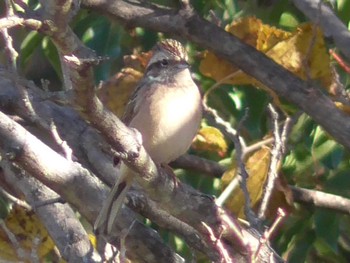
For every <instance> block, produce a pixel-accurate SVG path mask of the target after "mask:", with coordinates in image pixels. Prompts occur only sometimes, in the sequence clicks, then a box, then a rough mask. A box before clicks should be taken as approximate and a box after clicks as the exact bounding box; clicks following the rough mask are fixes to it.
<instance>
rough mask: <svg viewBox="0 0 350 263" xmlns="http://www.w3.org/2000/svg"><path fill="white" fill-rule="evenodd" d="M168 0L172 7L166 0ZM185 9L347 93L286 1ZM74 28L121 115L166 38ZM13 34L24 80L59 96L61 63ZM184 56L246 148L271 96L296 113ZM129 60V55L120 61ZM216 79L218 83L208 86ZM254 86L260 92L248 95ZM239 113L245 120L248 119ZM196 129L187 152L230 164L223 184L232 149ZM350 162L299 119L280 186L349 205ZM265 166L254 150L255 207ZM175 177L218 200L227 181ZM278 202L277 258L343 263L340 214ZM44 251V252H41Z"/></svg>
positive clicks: (262, 153)
mask: <svg viewBox="0 0 350 263" xmlns="http://www.w3.org/2000/svg"><path fill="white" fill-rule="evenodd" d="M30 2H31V3H30V4H31V5H32V6H35V5H36V4H37V3H36V2H35V1H30ZM157 2H161V1H157ZM168 2H169V4H170V2H172V1H168ZM192 2H193V5H194V8H195V9H196V10H197V11H198V12H199V13H200V14H201V15H203V16H207V15H208V12H209V10H211V11H212V12H213V13H214V14H215V16H216V18H217V19H218V20H219V21H221V23H222V24H223V26H225V29H226V30H227V31H229V32H230V33H232V34H235V35H237V36H238V37H240V38H243V40H244V41H246V42H247V43H249V44H251V45H252V46H254V47H255V48H257V49H258V50H260V51H261V52H264V53H265V54H266V55H267V56H269V57H271V58H272V59H274V60H275V61H276V62H278V63H280V64H281V65H283V66H284V67H286V68H287V69H289V70H290V71H292V72H293V73H295V74H296V75H298V76H300V77H302V78H304V79H309V78H310V79H312V80H314V81H318V82H319V83H321V85H322V86H323V87H324V89H325V92H329V93H330V95H333V94H332V90H331V85H332V81H333V78H334V76H333V71H332V69H333V68H335V69H336V72H337V74H338V75H339V79H340V81H341V82H342V83H343V84H344V86H345V88H346V89H348V88H350V79H349V75H348V74H347V73H346V72H345V71H344V70H343V69H342V68H341V67H339V66H338V64H337V63H335V62H334V61H333V60H332V57H331V56H330V55H329V53H328V49H331V48H334V44H333V43H332V42H331V41H328V40H326V39H325V38H324V36H323V35H322V32H321V31H320V30H319V29H317V28H315V27H314V25H311V24H305V22H306V18H305V17H304V16H303V15H302V14H301V13H300V12H299V11H298V10H296V8H295V7H294V6H292V4H291V3H290V1H287V0H281V1H278V2H277V3H275V4H272V3H274V2H275V1H251V0H248V1H236V0H235V1H230V0H215V1H214V0H211V1H197V0H196V1H192ZM332 3H333V4H334V9H335V11H336V12H337V14H338V15H339V17H340V18H341V19H342V21H344V23H346V24H348V23H349V21H350V9H349V8H350V0H338V1H335V2H332ZM248 17H249V18H248ZM72 27H73V29H74V31H75V33H76V34H77V35H78V36H79V37H80V38H81V40H82V41H83V42H84V43H85V44H86V45H87V46H88V47H90V48H92V49H93V50H95V51H96V53H97V54H98V55H100V56H102V57H105V58H106V60H104V61H103V62H102V63H101V64H100V65H99V66H98V67H97V68H96V72H95V81H96V84H98V83H99V82H100V81H101V80H104V81H106V82H105V83H104V85H103V86H102V87H101V90H99V96H100V98H101V99H102V100H103V101H104V103H105V104H106V105H107V106H108V107H109V108H110V109H111V110H112V111H113V112H115V113H116V115H118V116H121V114H122V112H123V107H124V106H125V103H126V101H127V100H128V98H129V96H130V94H131V92H132V91H133V89H134V88H135V85H136V84H137V81H138V80H139V79H140V78H141V77H142V71H143V70H144V67H145V65H146V63H147V56H148V55H147V54H141V51H147V50H149V49H150V48H151V47H152V46H153V44H154V43H156V42H157V40H158V39H159V38H165V37H168V36H164V35H162V34H160V33H156V32H150V31H148V30H145V29H143V28H132V29H130V28H128V29H127V30H126V29H125V28H124V27H123V26H122V25H120V24H114V23H110V22H109V21H108V19H107V18H105V17H103V16H102V15H99V14H97V13H90V12H87V11H86V10H82V11H80V12H79V14H78V15H77V16H76V17H75V18H74V20H73V21H72ZM15 33H16V34H15V42H16V43H21V44H20V45H19V44H18V47H19V49H20V66H21V69H22V70H23V72H24V73H25V74H26V77H27V78H28V79H33V80H34V81H35V82H36V83H37V84H40V79H41V78H45V79H48V80H49V81H50V85H49V88H50V89H51V90H60V89H61V85H62V72H61V68H60V62H59V57H58V54H57V51H56V50H55V47H54V45H53V44H52V42H51V41H50V40H49V38H48V37H43V35H41V34H40V33H37V32H26V31H24V30H23V29H17V31H16V32H15ZM310 46H311V48H310ZM187 49H188V51H189V54H190V59H191V64H192V65H193V71H194V72H195V78H196V81H197V82H198V83H199V84H200V86H201V87H202V89H203V91H204V93H206V92H207V93H206V96H207V100H208V101H207V102H208V105H210V106H211V107H213V108H215V109H217V110H218V112H219V113H220V115H221V116H222V117H223V118H224V119H225V120H226V121H228V122H229V123H230V124H231V125H232V126H234V127H237V126H238V124H239V123H240V121H241V120H243V122H242V123H241V124H240V125H241V126H240V133H241V135H242V136H243V137H244V138H245V140H246V142H247V143H248V144H254V143H255V142H257V141H261V140H262V139H264V138H266V137H271V134H270V133H271V128H270V127H271V125H270V119H269V117H268V115H267V114H266V105H267V103H268V102H269V101H270V100H271V96H272V98H273V100H274V102H277V103H278V105H279V106H281V107H280V108H281V112H287V114H291V115H292V116H295V115H293V114H294V113H295V112H297V109H295V108H294V106H293V105H288V104H287V103H285V102H284V101H283V100H282V101H280V99H279V98H277V96H276V95H275V94H273V93H272V92H271V91H269V90H268V88H267V87H263V86H262V85H261V84H260V83H258V82H257V81H256V80H254V79H252V78H251V77H249V76H248V75H246V74H245V73H243V72H241V71H240V70H239V69H237V68H234V67H232V66H231V64H229V63H228V62H225V61H223V60H222V59H220V58H218V57H216V56H215V55H214V54H212V53H210V52H208V51H203V50H198V47H196V46H193V45H192V44H190V43H187ZM130 54H133V56H128V57H126V58H123V56H125V55H130ZM305 57H307V58H308V59H309V60H308V61H307V63H306V64H307V65H308V67H307V68H306V67H305V61H303V59H304V58H305ZM0 61H1V59H0ZM229 75H230V77H229V78H227V76H229ZM225 78H226V79H225ZM217 82H220V83H221V85H220V86H219V87H217V88H215V89H211V88H212V86H213V85H215V84H216V83H217ZM257 87H259V88H262V89H256V88H257ZM266 90H267V91H268V92H266ZM247 109H248V115H246V112H247ZM202 126H203V127H202V130H201V132H200V133H199V135H198V136H197V138H196V141H195V143H194V145H193V147H192V149H191V151H192V153H194V154H197V155H199V156H204V157H206V158H210V159H212V160H215V161H219V162H220V163H222V164H225V165H227V166H228V167H230V169H229V170H228V172H227V174H226V175H225V177H224V178H225V179H226V180H227V176H228V175H229V174H231V175H232V173H234V171H233V170H234V166H235V164H234V161H233V160H234V159H235V153H236V152H235V149H234V146H233V143H232V142H229V141H228V140H225V139H224V137H223V135H222V134H221V133H220V132H219V131H217V130H214V128H213V127H210V126H208V123H205V121H203V125H202ZM349 157H350V156H349V152H348V151H346V150H344V148H343V147H342V146H341V145H339V144H338V143H336V142H335V141H334V140H333V139H332V138H331V137H330V136H329V135H328V134H326V133H325V132H324V131H323V130H322V128H321V127H320V126H318V125H317V124H316V123H315V122H314V121H313V120H312V119H311V118H310V117H308V116H306V115H305V114H301V116H300V117H298V118H297V121H296V123H295V125H294V127H293V129H292V131H291V133H290V136H289V141H288V151H287V154H286V156H285V158H284V159H283V161H282V163H281V167H280V170H279V176H280V180H282V181H286V182H288V184H291V185H295V186H300V187H305V188H310V189H317V190H320V191H324V192H328V193H334V194H338V195H342V196H344V197H349V198H350V191H349V183H350V181H349V171H350V162H349ZM269 160H270V156H269V149H268V148H267V147H266V148H262V149H261V150H258V151H256V152H254V153H252V154H251V156H250V157H249V158H248V160H247V168H248V171H249V174H250V179H251V183H248V187H249V191H250V193H251V194H252V195H253V194H254V195H255V196H254V197H252V198H253V199H254V200H253V203H254V204H256V203H258V202H259V198H260V196H261V192H262V188H263V186H264V183H265V181H266V173H267V169H266V167H267V163H268V161H269ZM176 173H177V174H178V175H179V176H180V178H181V180H183V181H185V182H186V183H189V184H191V185H192V186H193V187H195V188H198V189H200V190H201V191H203V192H205V193H208V194H218V195H219V194H220V192H221V190H222V188H223V186H224V185H226V184H227V182H226V181H224V182H221V180H218V179H211V178H207V177H204V176H203V175H201V174H198V173H195V172H187V171H183V170H178V171H176ZM283 191H284V190H283ZM283 191H282V192H283ZM285 191H288V190H285ZM284 194H285V195H288V194H286V193H284ZM285 199H288V198H285ZM242 203H243V196H242V195H241V194H239V193H237V194H234V196H233V198H232V199H231V200H230V201H228V204H227V207H229V208H230V209H231V210H232V211H234V212H235V213H237V214H238V215H239V216H244V213H243V212H242ZM277 203H278V206H283V207H285V208H286V209H287V210H288V211H289V213H290V214H289V215H288V216H287V218H286V219H285V220H284V222H283V224H282V226H281V227H280V229H279V230H278V233H277V234H276V235H275V237H274V239H273V240H272V242H273V247H274V248H275V249H276V251H277V253H278V254H280V255H282V256H283V257H284V258H285V259H287V260H288V262H349V261H350V244H349V241H348V238H347V237H348V235H349V233H350V224H349V217H348V216H346V215H342V214H337V213H335V212H334V211H328V210H325V209H320V208H309V207H306V206H304V205H301V204H295V203H294V204H293V205H292V206H293V207H290V204H289V202H287V201H285V200H283V202H277ZM275 205H276V204H275ZM274 216H275V215H274V214H273V213H271V214H270V217H269V219H270V220H271V221H272V220H273V218H274ZM8 220H10V219H8ZM30 220H32V219H30ZM26 222H27V223H29V222H30V221H29V220H28V221H26ZM269 222H270V221H269ZM40 231H41V230H40ZM162 233H163V237H164V239H166V240H167V241H168V242H169V243H170V244H171V245H173V246H174V247H175V248H176V249H177V251H178V252H179V253H180V254H182V255H184V256H185V257H189V256H190V255H191V251H190V250H189V249H188V248H187V247H186V244H185V242H184V241H183V240H181V239H180V238H178V237H177V236H175V235H172V234H170V233H168V232H166V231H163V232H162ZM29 235H32V234H29ZM44 235H45V236H46V235H47V234H46V233H45V234H44ZM47 242H48V245H47V246H46V247H45V249H48V248H52V244H51V243H50V242H51V241H50V242H49V241H47ZM45 245H46V244H45ZM0 250H1V248H0ZM45 253H47V251H46V250H45V252H41V253H40V255H42V254H45ZM0 254H1V257H2V258H4V257H5V256H6V255H5V254H2V253H1V252H0Z"/></svg>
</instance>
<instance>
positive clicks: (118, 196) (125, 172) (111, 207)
mask: <svg viewBox="0 0 350 263" xmlns="http://www.w3.org/2000/svg"><path fill="white" fill-rule="evenodd" d="M120 171H121V173H120V177H119V178H118V180H117V182H116V184H115V185H114V186H113V189H112V190H111V192H110V193H109V195H108V197H107V199H106V201H105V202H104V204H103V207H102V209H101V211H100V213H99V215H98V217H97V219H96V221H95V224H94V231H95V233H100V234H110V233H111V231H112V227H113V223H114V221H115V219H116V217H117V216H118V213H119V211H120V209H121V207H122V205H123V203H124V200H125V196H126V193H127V192H128V190H129V189H130V187H131V185H132V182H133V179H134V176H135V174H134V172H133V171H132V170H131V169H129V168H128V167H127V166H126V165H124V164H122V165H121V168H120Z"/></svg>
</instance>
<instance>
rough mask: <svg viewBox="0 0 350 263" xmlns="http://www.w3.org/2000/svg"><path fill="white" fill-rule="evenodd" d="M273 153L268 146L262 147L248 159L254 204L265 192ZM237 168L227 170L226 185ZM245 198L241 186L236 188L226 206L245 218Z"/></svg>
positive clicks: (224, 180) (247, 165)
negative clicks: (264, 188)
mask: <svg viewBox="0 0 350 263" xmlns="http://www.w3.org/2000/svg"><path fill="white" fill-rule="evenodd" d="M270 158H271V153H270V149H269V148H267V147H264V148H261V149H260V150H258V151H256V152H255V153H254V154H253V155H251V156H250V157H249V158H248V160H247V161H246V169H247V172H248V174H249V178H248V181H247V188H248V192H249V196H250V199H251V202H252V206H254V205H255V204H257V203H258V202H259V201H260V198H261V196H262V193H263V187H264V184H265V181H266V178H267V173H268V169H269V165H270ZM236 172H237V169H236V167H233V169H230V170H228V171H226V172H225V174H224V175H223V178H222V182H223V185H224V186H227V185H228V184H229V183H230V181H231V180H232V178H233V177H235V176H236ZM244 203H245V198H244V195H243V192H242V190H241V188H240V187H238V188H237V189H235V191H234V192H233V193H232V194H231V198H230V199H229V200H228V201H227V202H226V206H227V207H228V208H229V209H230V210H231V211H232V212H233V213H235V214H236V215H238V216H239V217H241V218H244Z"/></svg>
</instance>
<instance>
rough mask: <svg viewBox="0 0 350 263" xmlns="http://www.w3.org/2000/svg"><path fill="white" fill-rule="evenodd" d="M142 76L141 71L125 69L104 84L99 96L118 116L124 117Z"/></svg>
mask: <svg viewBox="0 0 350 263" xmlns="http://www.w3.org/2000/svg"><path fill="white" fill-rule="evenodd" d="M142 76H143V73H142V72H140V71H137V70H135V69H133V68H124V69H122V70H121V72H119V73H117V74H116V75H114V76H113V77H112V78H110V79H109V80H108V81H106V82H105V83H104V84H103V86H102V87H101V89H100V90H99V91H98V96H99V98H100V99H101V101H102V102H103V103H104V104H105V105H106V106H107V107H108V108H109V109H110V110H111V111H112V112H113V113H114V114H115V115H116V116H118V117H122V115H123V112H124V107H125V106H126V104H127V103H128V101H129V98H130V96H131V94H132V92H133V91H134V90H135V88H136V85H137V83H138V82H139V80H140V79H141V78H142Z"/></svg>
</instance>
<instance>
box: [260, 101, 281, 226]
mask: <svg viewBox="0 0 350 263" xmlns="http://www.w3.org/2000/svg"><path fill="white" fill-rule="evenodd" d="M268 109H269V111H270V114H271V118H272V123H273V136H274V140H275V143H274V146H273V149H272V151H271V162H270V167H269V172H268V179H267V183H266V186H265V189H264V194H263V198H262V200H261V205H260V209H259V212H258V217H259V219H260V220H263V219H264V218H265V213H266V211H267V206H268V203H269V200H270V197H271V195H272V190H273V187H274V185H275V181H276V179H277V176H278V173H277V169H278V165H279V162H280V160H281V157H282V140H281V135H280V132H279V126H278V113H277V111H276V110H275V108H274V107H273V106H272V104H271V103H270V104H269V105H268Z"/></svg>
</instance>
